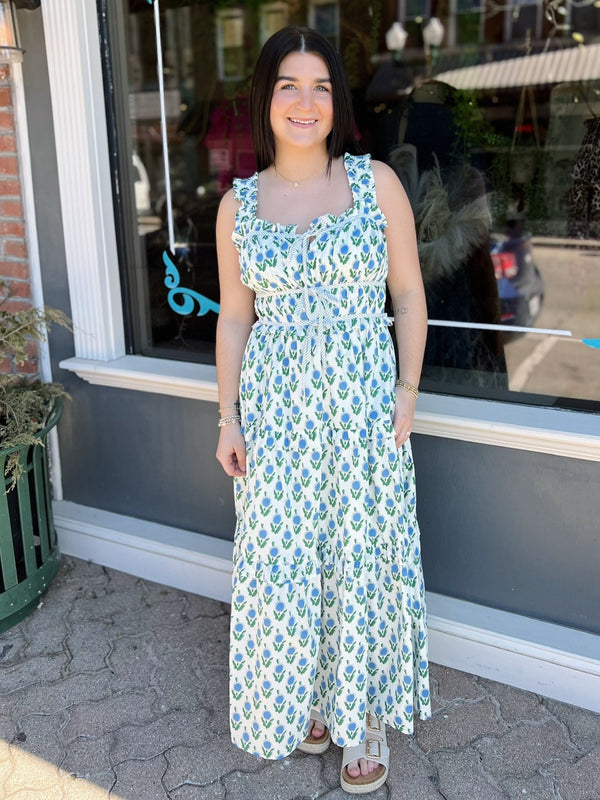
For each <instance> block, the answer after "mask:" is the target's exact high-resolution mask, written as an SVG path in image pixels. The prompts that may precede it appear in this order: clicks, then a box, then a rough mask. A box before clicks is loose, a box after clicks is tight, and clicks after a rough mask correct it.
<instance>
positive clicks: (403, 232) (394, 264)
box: [373, 161, 427, 446]
mask: <svg viewBox="0 0 600 800" xmlns="http://www.w3.org/2000/svg"><path fill="white" fill-rule="evenodd" d="M373 175H374V177H375V187H376V191H377V203H378V205H379V207H380V208H381V210H382V211H383V213H384V214H385V216H386V219H387V222H388V225H387V229H386V238H387V251H388V280H387V282H388V288H389V290H390V296H391V298H392V306H393V309H394V327H395V331H396V340H397V343H398V361H399V363H398V377H399V378H400V379H401V380H403V381H406V382H407V383H408V384H410V385H411V386H414V387H417V386H418V385H419V378H420V376H421V367H422V364H423V354H424V352H425V341H426V339H427V305H426V302H425V290H424V288H423V279H422V277H421V268H420V267H419V257H418V253H417V237H416V233H415V222H414V218H413V213H412V210H411V206H410V202H409V200H408V197H407V196H406V192H405V191H404V189H403V188H402V184H401V183H400V181H399V180H398V178H397V177H396V174H395V172H394V171H393V170H392V169H390V167H388V166H387V165H386V164H383V163H382V162H378V161H374V162H373ZM415 402H416V397H415V396H414V395H413V394H412V393H411V392H409V391H406V389H404V388H402V387H397V388H396V408H395V413H394V430H395V432H396V444H397V445H398V446H400V445H401V444H402V443H403V442H404V441H405V440H406V439H407V438H408V436H409V435H410V432H411V430H412V424H413V417H414V413H415Z"/></svg>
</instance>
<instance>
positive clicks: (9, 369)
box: [0, 358, 13, 375]
mask: <svg viewBox="0 0 600 800" xmlns="http://www.w3.org/2000/svg"><path fill="white" fill-rule="evenodd" d="M0 374H2V375H12V374H13V362H12V359H10V358H3V359H2V361H0Z"/></svg>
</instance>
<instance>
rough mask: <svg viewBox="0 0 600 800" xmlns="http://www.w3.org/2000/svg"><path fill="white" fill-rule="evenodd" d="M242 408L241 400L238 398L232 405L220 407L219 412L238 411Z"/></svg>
mask: <svg viewBox="0 0 600 800" xmlns="http://www.w3.org/2000/svg"><path fill="white" fill-rule="evenodd" d="M239 410H240V401H239V400H236V401H235V403H234V404H233V405H232V406H223V408H220V409H219V414H222V413H223V411H235V412H236V413H237V412H238V411H239Z"/></svg>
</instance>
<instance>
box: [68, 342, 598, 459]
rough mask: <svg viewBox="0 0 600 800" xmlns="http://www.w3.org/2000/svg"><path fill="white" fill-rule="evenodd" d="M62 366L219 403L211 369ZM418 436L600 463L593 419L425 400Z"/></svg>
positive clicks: (161, 364)
mask: <svg viewBox="0 0 600 800" xmlns="http://www.w3.org/2000/svg"><path fill="white" fill-rule="evenodd" d="M60 366H61V367H62V368H63V369H68V370H70V371H71V372H75V373H76V374H77V375H78V376H79V377H80V378H83V380H85V381H88V383H92V384H95V385H97V386H114V387H117V388H120V389H133V390H135V391H140V392H152V393H154V394H167V395H172V396H174V397H188V398H192V399H195V400H204V401H207V402H213V403H217V402H218V395H217V372H216V368H215V367H214V366H212V365H210V364H192V363H189V362H184V361H168V360H165V359H160V358H147V357H145V356H122V357H121V358H117V359H114V360H113V361H97V360H95V359H87V358H77V357H75V358H69V359H66V360H65V361H62V362H61V364H60ZM414 432H415V433H422V434H425V435H427V436H440V437H443V438H448V439H458V440H461V441H467V442H477V443H478V444H487V445H494V446H497V447H510V448H513V449H517V450H528V451H531V452H537V453H550V454H552V455H558V456H563V457H565V458H579V459H584V460H586V461H600V416H598V415H594V414H580V413H577V412H572V411H563V410H560V409H553V408H541V407H534V406H524V405H523V406H521V405H515V404H512V403H500V402H495V401H490V400H475V399H471V398H465V397H450V396H448V395H437V394H422V395H420V397H419V401H418V403H417V413H416V415H415V424H414Z"/></svg>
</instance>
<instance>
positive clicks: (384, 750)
mask: <svg viewBox="0 0 600 800" xmlns="http://www.w3.org/2000/svg"><path fill="white" fill-rule="evenodd" d="M359 758H367V759H368V760H369V761H375V763H376V764H383V766H384V767H386V768H387V767H388V766H389V763H390V749H389V747H388V746H387V739H386V735H385V725H384V724H383V723H382V722H380V721H379V720H378V719H377V717H373V716H372V715H371V714H368V715H367V729H366V733H365V738H364V741H363V742H361V743H360V744H355V745H353V746H352V747H344V756H343V759H342V770H343V769H344V767H345V766H347V765H348V764H349V763H350V762H351V761H358V759H359Z"/></svg>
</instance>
